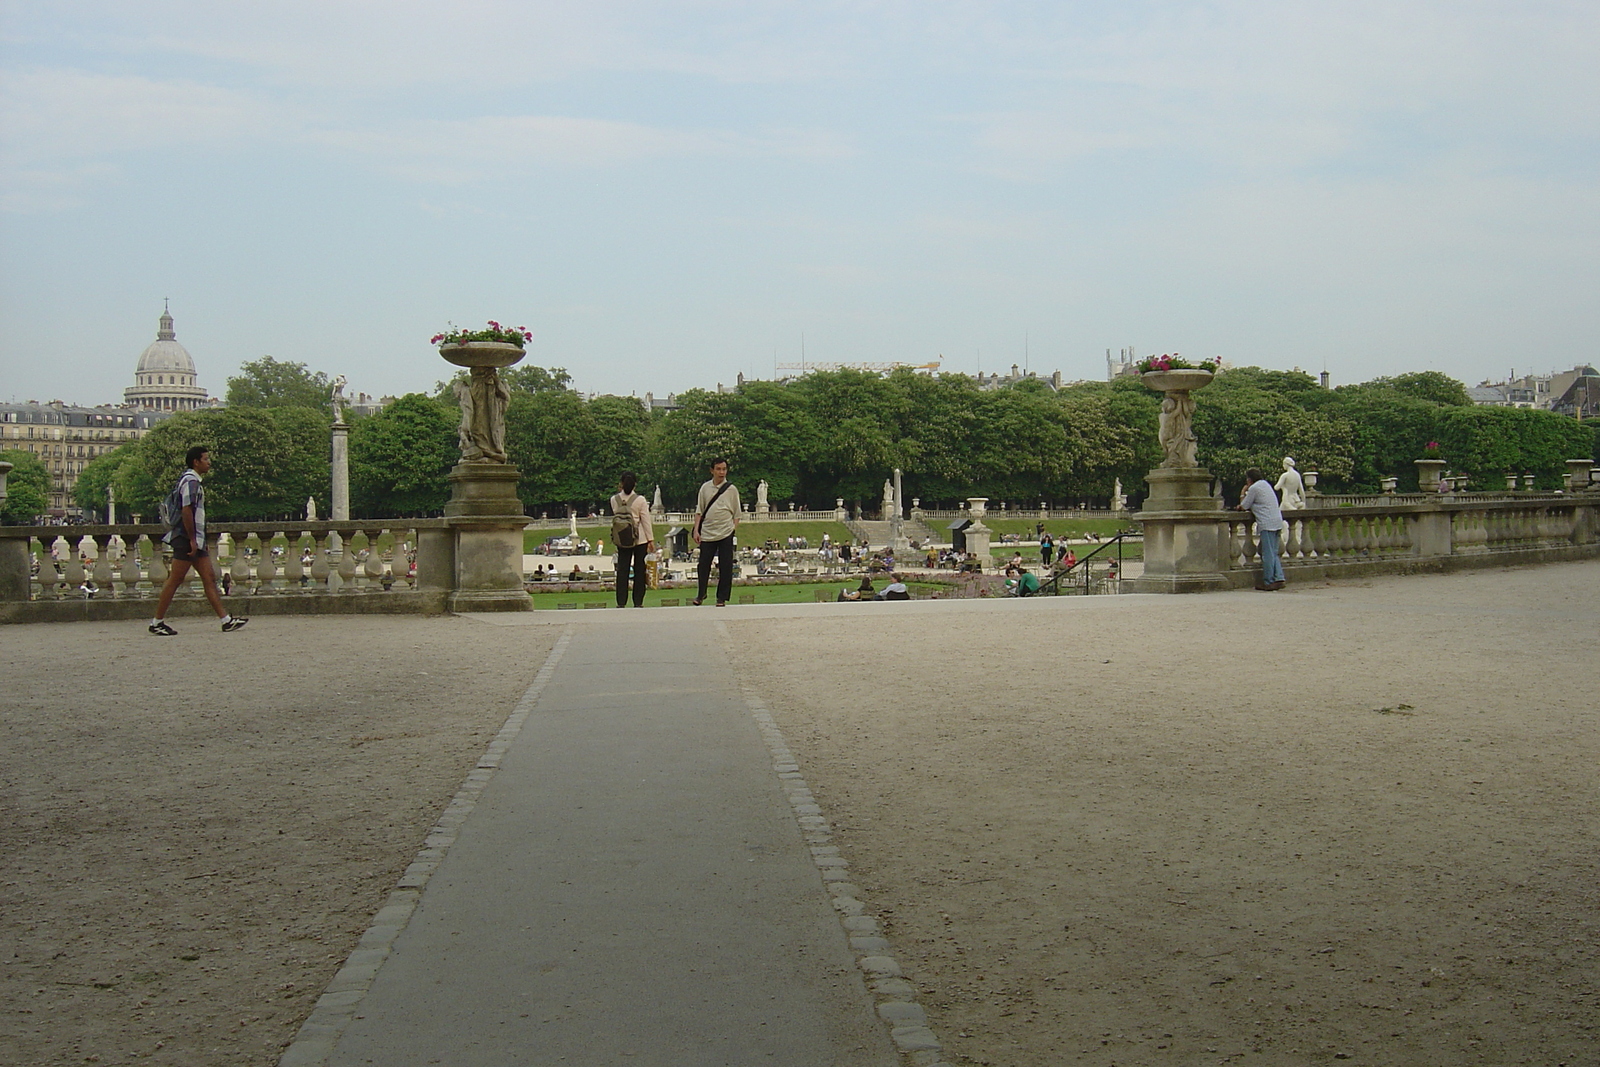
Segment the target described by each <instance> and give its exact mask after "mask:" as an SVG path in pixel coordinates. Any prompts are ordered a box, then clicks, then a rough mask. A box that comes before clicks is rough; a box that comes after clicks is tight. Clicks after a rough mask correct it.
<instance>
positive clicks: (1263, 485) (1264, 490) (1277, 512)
mask: <svg viewBox="0 0 1600 1067" xmlns="http://www.w3.org/2000/svg"><path fill="white" fill-rule="evenodd" d="M1239 506H1240V507H1241V508H1244V509H1245V510H1246V511H1248V512H1250V514H1252V515H1254V516H1255V517H1256V529H1258V530H1267V531H1269V532H1270V531H1273V530H1281V529H1283V527H1284V521H1283V510H1282V509H1281V508H1279V507H1278V494H1277V493H1275V492H1274V491H1273V489H1272V483H1270V482H1268V481H1267V480H1266V479H1265V478H1262V479H1261V480H1260V481H1256V482H1252V483H1251V485H1250V488H1248V489H1246V490H1245V491H1244V496H1243V497H1241V498H1240V499H1239Z"/></svg>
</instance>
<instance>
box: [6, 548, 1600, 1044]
mask: <svg viewBox="0 0 1600 1067" xmlns="http://www.w3.org/2000/svg"><path fill="white" fill-rule="evenodd" d="M1597 596H1600V564H1597V563H1596V562H1595V561H1594V560H1587V561H1581V562H1566V563H1553V564H1549V565H1545V566H1539V567H1506V568H1492V569H1485V570H1476V571H1468V572H1461V573H1452V574H1424V575H1407V576H1384V575H1377V576H1368V577H1356V578H1349V579H1341V580H1336V581H1328V580H1318V581H1306V582H1301V583H1297V584H1295V585H1292V586H1291V588H1290V589H1289V590H1288V591H1287V592H1285V593H1283V594H1279V595H1276V596H1271V597H1262V596H1257V595H1255V594H1254V593H1252V592H1251V591H1249V590H1239V591H1229V592H1219V593H1213V594H1210V595H1207V596H1202V597H1172V596H1120V597H1090V598H1061V599H1049V600H1040V601H976V600H974V601H926V602H914V603H910V604H898V605H896V604H883V605H838V606H835V605H828V604H806V605H775V606H770V607H768V606H757V607H739V606H733V607H730V608H728V609H725V610H723V611H714V610H712V609H709V608H708V609H701V610H689V609H684V610H679V611H674V612H669V613H655V612H643V613H637V614H635V613H628V612H609V611H602V612H578V613H560V614H558V613H554V612H550V613H541V612H515V613H495V614H488V615H472V616H465V617H462V616H433V617H418V616H406V615H401V616H369V617H360V618H349V617H337V616H319V615H308V616H287V615H285V616H265V617H261V618H258V619H257V620H256V623H255V624H254V625H253V626H252V628H251V630H250V631H249V632H248V633H247V634H246V635H241V636H230V637H224V636H223V635H220V634H217V633H215V632H214V630H213V628H212V627H209V626H202V625H200V624H199V622H198V620H192V619H191V620H180V629H181V630H182V631H183V632H182V634H181V637H180V638H179V639H178V640H175V641H163V642H151V641H149V640H148V639H147V638H146V636H145V635H144V633H143V628H142V625H141V624H139V623H136V622H111V621H102V622H78V623H69V624H37V625H30V626H11V627H7V628H6V630H5V636H6V641H5V644H4V646H3V651H0V664H3V667H4V671H5V675H6V677H7V679H8V682H7V693H8V701H7V705H8V710H7V713H6V715H5V717H4V719H3V720H0V728H3V730H4V744H3V745H0V752H3V753H4V756H3V757H0V758H3V759H4V761H5V765H4V769H3V779H4V781H5V782H6V783H7V792H8V808H10V809H11V810H12V811H13V812H14V813H15V814H14V817H13V818H12V819H10V820H8V821H7V823H6V825H5V827H4V829H3V830H0V834H3V835H4V840H5V845H6V848H5V857H6V858H5V860H3V861H0V862H3V864H4V872H3V877H0V882H3V883H4V884H5V886H6V903H7V906H6V907H5V908H4V909H3V910H0V916H3V918H0V923H3V924H4V929H5V936H6V941H7V943H8V944H11V945H13V946H15V947H14V950H13V952H14V955H13V958H12V960H11V963H10V966H8V967H7V969H6V971H5V972H4V976H3V977H0V982H4V983H5V990H4V995H5V1000H6V1002H7V1003H9V1004H13V1005H17V1006H18V1011H17V1012H16V1013H15V1014H13V1015H12V1016H11V1017H10V1018H9V1019H8V1022H7V1025H6V1030H5V1031H4V1032H3V1033H0V1042H4V1043H5V1044H7V1045H9V1046H10V1047H12V1048H14V1049H15V1050H16V1055H14V1056H12V1057H11V1058H12V1059H14V1060H16V1061H17V1062H25V1063H35V1062H37V1063H56V1062H60V1063H66V1062H74V1063H76V1062H84V1061H85V1060H87V1059H88V1058H89V1057H91V1056H95V1057H99V1059H98V1061H97V1062H101V1063H110V1062H127V1061H134V1060H138V1061H140V1062H152V1063H163V1062H166V1063H208V1064H210V1063H239V1064H273V1063H276V1062H279V1059H280V1056H283V1062H285V1063H322V1062H326V1063H332V1064H339V1063H359V1062H381V1063H396V1064H397V1063H427V1062H435V1061H438V1062H447V1063H457V1064H466V1063H511V1062H538V1063H544V1062H561V1060H560V1057H562V1056H565V1057H566V1060H565V1062H569V1063H583V1062H590V1063H617V1062H629V1063H640V1064H677V1063H685V1062H704V1063H714V1062H736V1063H743V1062H757V1061H759V1062H771V1063H793V1064H802V1063H804V1064H811V1063H829V1064H852V1065H853V1064H874V1065H875V1064H888V1063H896V1062H902V1063H913V1064H919V1065H921V1064H930V1063H936V1062H944V1063H951V1064H1016V1065H1044V1064H1063V1063H1073V1064H1076V1063H1082V1064H1112V1063H1115V1064H1120V1065H1130V1064H1157V1063H1261V1064H1284V1063H1289V1064H1297V1063H1306V1064H1310V1063H1321V1062H1332V1061H1335V1060H1339V1061H1343V1062H1351V1063H1365V1064H1393V1065H1400V1064H1406V1065H1412V1064H1441V1065H1443V1064H1504V1063H1522V1062H1527V1063H1561V1062H1568V1063H1578V1062H1583V1060H1584V1059H1585V1057H1587V1056H1588V1055H1589V1054H1590V1053H1591V1052H1592V1048H1593V1042H1594V1031H1593V1027H1594V1025H1595V1022H1596V1018H1597V1012H1596V1009H1595V1004H1594V987H1593V974H1594V960H1593V952H1594V949H1593V945H1594V944H1595V933H1596V930H1595V922H1596V920H1595V915H1596V907H1595V906H1596V903H1597V900H1596V896H1597V891H1596V888H1595V886H1596V884H1597V879H1596V871H1595V864H1594V858H1593V855H1594V850H1593V827H1594V825H1595V824H1596V817H1597V815H1600V811H1597V807H1600V801H1597V800H1596V798H1595V795H1594V791H1593V789H1592V775H1593V767H1594V765H1595V761H1596V757H1597V756H1600V752H1597V747H1600V742H1597V740H1596V736H1597V735H1596V731H1595V729H1594V727H1595V716H1596V713H1597V702H1596V699H1595V684H1594V673H1593V667H1592V659H1593V645H1594V632H1595V631H1594V622H1593V620H1594V617H1595V616H1594V605H1595V603H1596V600H1597ZM241 637H242V638H243V639H241ZM86 668H87V669H86ZM179 675H181V676H183V677H185V678H186V679H190V680H192V681H189V682H186V684H183V685H177V686H175V685H174V684H173V681H172V679H173V678H174V677H175V676H179ZM66 692H70V693H72V699H70V700H65V699H63V698H62V694H63V693H66ZM464 798H467V799H464ZM841 887H844V888H841ZM841 917H842V919H841ZM842 920H844V921H842ZM883 961H888V964H887V965H886V964H885V963H884V962H883ZM895 970H898V971H899V972H900V975H899V976H898V977H897V976H895V975H894V974H893V973H892V971H895ZM308 1019H309V1020H310V1021H311V1025H309V1026H306V1025H303V1024H305V1023H306V1022H307V1020H308ZM935 1046H936V1047H935ZM285 1048H287V1049H288V1053H287V1055H284V1049H285Z"/></svg>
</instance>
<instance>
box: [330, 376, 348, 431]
mask: <svg viewBox="0 0 1600 1067" xmlns="http://www.w3.org/2000/svg"><path fill="white" fill-rule="evenodd" d="M346 384H347V382H346V380H345V376H344V375H342V374H341V375H339V376H338V377H337V378H335V379H334V380H333V421H334V422H343V421H344V387H345V385H346Z"/></svg>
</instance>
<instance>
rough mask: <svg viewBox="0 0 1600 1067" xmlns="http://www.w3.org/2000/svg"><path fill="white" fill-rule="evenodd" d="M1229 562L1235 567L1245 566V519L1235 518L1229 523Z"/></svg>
mask: <svg viewBox="0 0 1600 1067" xmlns="http://www.w3.org/2000/svg"><path fill="white" fill-rule="evenodd" d="M1228 564H1229V566H1233V567H1242V566H1244V520H1243V519H1234V520H1230V521H1229V523H1228Z"/></svg>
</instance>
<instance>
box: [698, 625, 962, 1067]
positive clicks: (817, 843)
mask: <svg viewBox="0 0 1600 1067" xmlns="http://www.w3.org/2000/svg"><path fill="white" fill-rule="evenodd" d="M717 630H718V631H719V632H720V634H721V636H722V638H723V641H724V643H725V644H726V642H727V640H728V628H727V625H726V624H724V623H722V622H718V623H717ZM739 689H740V692H741V693H742V694H743V695H744V699H745V703H746V705H748V706H749V708H750V717H751V718H753V719H754V720H755V722H756V728H757V729H758V730H760V731H761V739H762V740H763V741H765V742H766V745H767V751H768V752H770V753H771V755H772V769H773V771H774V772H776V774H777V775H778V782H779V784H780V785H781V786H782V787H783V791H784V793H785V794H786V795H787V797H788V800H789V805H790V807H791V808H793V809H794V816H795V821H796V822H797V823H798V824H799V825H800V833H801V835H802V836H803V837H804V838H805V842H806V846H807V847H808V848H809V849H810V851H811V861H812V863H814V864H816V867H817V870H818V873H820V874H821V875H822V882H823V885H824V886H825V887H826V888H827V890H828V895H829V897H830V899H831V903H832V904H833V909H834V911H836V912H837V913H838V915H839V922H840V925H841V926H842V927H843V929H844V933H845V936H846V938H848V940H849V942H850V951H851V954H852V955H854V956H855V958H856V966H857V967H859V968H860V969H861V972H862V974H863V976H864V977H865V978H866V980H867V986H868V988H869V989H871V990H872V993H873V999H874V1000H875V1002H876V1004H875V1008H876V1012H875V1014H876V1015H877V1017H878V1018H879V1019H881V1020H882V1021H883V1023H884V1024H885V1025H886V1026H888V1027H889V1036H890V1038H891V1039H892V1040H893V1041H894V1047H895V1048H896V1049H897V1050H898V1051H899V1052H900V1053H901V1055H902V1057H904V1059H905V1061H906V1062H907V1063H909V1064H912V1065H913V1067H950V1064H948V1063H947V1062H946V1061H945V1060H944V1059H943V1058H942V1057H941V1055H940V1051H941V1048H940V1045H939V1039H938V1038H937V1037H936V1036H935V1035H934V1033H933V1030H932V1029H930V1028H929V1026H928V1016H927V1012H925V1011H924V1010H923V1008H922V1005H920V1004H918V1003H917V990H916V987H915V986H913V985H912V984H911V983H910V982H908V981H906V980H905V979H904V978H903V977H901V970H900V964H899V962H898V961H897V960H896V959H895V957H894V955H893V948H892V947H891V946H890V944H889V941H888V940H887V939H886V938H885V937H884V936H883V931H882V930H881V929H880V928H879V927H878V920H877V919H875V918H873V917H872V916H871V915H869V914H867V905H866V904H865V903H864V902H863V901H862V899H861V890H860V889H859V888H857V887H856V886H854V885H852V884H851V883H850V881H849V878H850V874H849V868H850V864H849V861H847V860H846V859H845V858H844V857H843V856H841V855H839V846H838V845H836V844H834V843H833V829H832V827H831V826H830V825H829V823H828V819H827V817H826V816H825V815H823V813H822V807H821V805H819V804H818V803H817V801H816V798H815V797H814V796H813V795H812V793H811V787H810V786H809V785H807V784H806V780H805V777H804V776H803V775H802V774H801V773H800V764H799V761H798V760H796V758H795V755H794V752H793V751H792V750H791V749H790V748H789V742H788V741H787V740H785V739H784V736H783V731H782V730H780V729H779V728H778V724H777V722H776V721H774V719H773V718H772V713H771V712H770V711H768V710H767V708H766V706H765V705H764V704H763V703H762V700H761V697H760V696H759V695H758V694H757V693H756V692H755V690H753V689H751V688H749V687H748V686H744V685H741V686H740V687H739Z"/></svg>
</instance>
